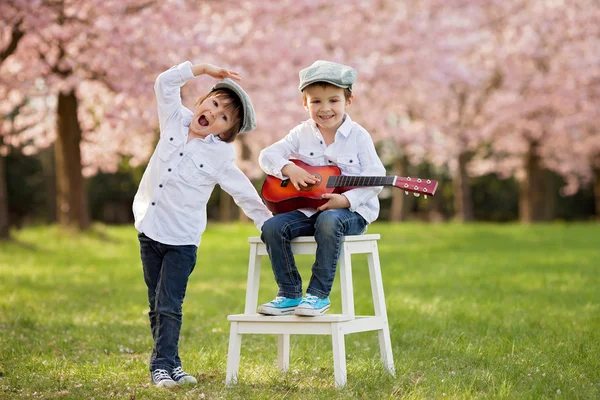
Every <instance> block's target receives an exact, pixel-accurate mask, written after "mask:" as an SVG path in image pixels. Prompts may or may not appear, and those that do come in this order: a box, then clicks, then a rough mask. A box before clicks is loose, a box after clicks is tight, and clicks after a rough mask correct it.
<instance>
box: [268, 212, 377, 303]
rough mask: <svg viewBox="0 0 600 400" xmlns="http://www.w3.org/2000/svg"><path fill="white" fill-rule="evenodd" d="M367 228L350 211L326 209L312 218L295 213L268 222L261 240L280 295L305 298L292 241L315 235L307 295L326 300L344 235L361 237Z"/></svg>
mask: <svg viewBox="0 0 600 400" xmlns="http://www.w3.org/2000/svg"><path fill="white" fill-rule="evenodd" d="M366 228H367V222H366V221H365V220H364V218H363V217H362V216H360V215H359V214H357V213H355V212H353V211H350V210H349V209H347V208H340V209H333V210H326V211H322V212H318V213H317V214H315V215H313V216H311V217H307V216H306V215H304V214H303V213H302V212H300V211H297V210H296V211H291V212H288V213H284V214H278V215H275V216H274V217H273V218H271V219H268V220H267V221H266V222H265V224H264V225H263V228H262V235H261V239H262V241H263V242H264V243H265V245H266V247H267V252H268V253H269V258H270V259H271V266H272V268H273V274H274V275H275V281H276V282H277V285H278V286H279V292H278V294H277V295H278V296H284V297H289V298H292V299H296V298H299V297H302V277H301V276H300V274H299V273H298V268H297V267H296V262H295V260H294V255H293V254H292V246H291V244H290V241H291V240H292V239H294V238H296V237H298V236H313V235H314V237H315V241H316V242H317V254H316V257H315V263H314V264H313V266H312V276H311V278H310V282H309V284H308V288H307V289H306V293H308V294H312V295H313V296H317V297H319V298H326V297H328V296H329V293H330V292H331V286H332V285H333V279H334V278H335V270H336V266H337V262H338V259H339V258H340V252H341V245H342V239H343V238H344V235H360V234H361V233H363V232H364V231H365V230H366Z"/></svg>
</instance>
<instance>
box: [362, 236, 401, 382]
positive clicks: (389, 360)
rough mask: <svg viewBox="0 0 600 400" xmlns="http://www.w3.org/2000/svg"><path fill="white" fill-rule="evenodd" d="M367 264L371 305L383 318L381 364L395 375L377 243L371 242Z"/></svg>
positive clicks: (380, 344)
mask: <svg viewBox="0 0 600 400" xmlns="http://www.w3.org/2000/svg"><path fill="white" fill-rule="evenodd" d="M367 262H368V264H369V277H370V280H371V292H372V294H373V306H374V307H375V315H376V316H378V317H381V318H383V320H384V327H383V329H382V330H380V331H378V336H379V352H380V354H381V361H382V363H383V366H384V367H385V368H386V369H387V370H388V371H389V372H390V374H392V376H395V371H394V356H393V354H392V340H391V338H390V328H389V324H388V319H387V310H386V307H385V295H384V293H383V278H382V277H381V266H380V264H379V252H378V250H377V243H374V244H373V251H372V252H370V253H368V254H367Z"/></svg>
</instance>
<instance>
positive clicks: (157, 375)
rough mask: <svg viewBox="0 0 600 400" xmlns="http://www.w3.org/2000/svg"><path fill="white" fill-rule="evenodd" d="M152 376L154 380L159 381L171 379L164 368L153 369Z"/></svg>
mask: <svg viewBox="0 0 600 400" xmlns="http://www.w3.org/2000/svg"><path fill="white" fill-rule="evenodd" d="M152 377H153V378H154V382H160V381H162V380H165V379H171V377H170V376H169V373H168V372H167V370H165V369H155V370H154V371H153V372H152Z"/></svg>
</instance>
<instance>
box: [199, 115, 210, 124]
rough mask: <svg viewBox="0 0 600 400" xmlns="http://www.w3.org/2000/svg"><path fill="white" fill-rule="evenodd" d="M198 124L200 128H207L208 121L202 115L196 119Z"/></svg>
mask: <svg viewBox="0 0 600 400" xmlns="http://www.w3.org/2000/svg"><path fill="white" fill-rule="evenodd" d="M198 124H199V125H200V126H208V120H207V119H206V117H205V116H204V115H201V116H200V118H198Z"/></svg>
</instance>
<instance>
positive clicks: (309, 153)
mask: <svg viewBox="0 0 600 400" xmlns="http://www.w3.org/2000/svg"><path fill="white" fill-rule="evenodd" d="M324 154H325V153H324V151H323V149H319V148H317V149H301V150H299V151H298V158H299V159H300V161H304V162H305V163H307V164H309V165H323V164H324V162H323V161H324V160H323V155H324Z"/></svg>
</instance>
